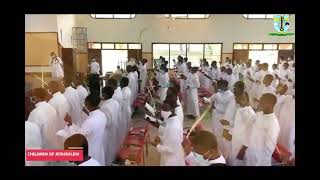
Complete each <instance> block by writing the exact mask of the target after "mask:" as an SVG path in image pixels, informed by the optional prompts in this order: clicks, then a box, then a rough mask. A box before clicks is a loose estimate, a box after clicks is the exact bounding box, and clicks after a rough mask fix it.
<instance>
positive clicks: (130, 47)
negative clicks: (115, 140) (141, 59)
mask: <svg viewBox="0 0 320 180" xmlns="http://www.w3.org/2000/svg"><path fill="white" fill-rule="evenodd" d="M129 49H141V44H129Z"/></svg>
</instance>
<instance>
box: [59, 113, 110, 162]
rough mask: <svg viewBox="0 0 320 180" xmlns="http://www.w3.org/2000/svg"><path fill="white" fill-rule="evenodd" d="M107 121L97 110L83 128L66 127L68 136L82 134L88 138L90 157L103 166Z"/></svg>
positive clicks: (75, 126)
mask: <svg viewBox="0 0 320 180" xmlns="http://www.w3.org/2000/svg"><path fill="white" fill-rule="evenodd" d="M106 121H107V120H106V116H105V115H104V114H103V112H101V111H100V110H99V109H97V110H94V111H91V112H90V113H89V116H88V118H87V119H86V120H85V121H84V122H83V124H82V125H81V127H78V126H77V125H75V124H72V125H71V126H69V127H68V126H66V127H65V130H66V131H67V132H68V133H69V134H68V136H72V135H74V134H82V135H84V136H85V137H86V138H87V141H88V148H89V156H91V157H92V158H94V159H96V160H97V161H98V162H99V163H100V164H101V165H103V166H104V165H105V156H104V147H103V145H104V134H105V127H106Z"/></svg>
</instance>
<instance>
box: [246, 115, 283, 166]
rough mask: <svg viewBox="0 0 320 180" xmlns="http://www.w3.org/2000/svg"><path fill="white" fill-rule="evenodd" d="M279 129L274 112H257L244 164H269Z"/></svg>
mask: <svg viewBox="0 0 320 180" xmlns="http://www.w3.org/2000/svg"><path fill="white" fill-rule="evenodd" d="M279 131H280V128H279V123H278V120H277V117H276V116H275V114H274V113H271V114H262V112H259V113H257V114H256V117H255V120H254V123H253V125H252V131H251V135H250V140H249V145H248V148H247V150H246V154H245V156H246V165H248V166H271V159H272V154H273V152H274V150H275V148H276V144H277V139H278V136H279Z"/></svg>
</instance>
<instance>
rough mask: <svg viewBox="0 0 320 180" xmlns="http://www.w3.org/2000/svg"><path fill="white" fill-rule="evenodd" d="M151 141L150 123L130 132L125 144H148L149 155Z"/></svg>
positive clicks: (139, 145) (142, 145)
mask: <svg viewBox="0 0 320 180" xmlns="http://www.w3.org/2000/svg"><path fill="white" fill-rule="evenodd" d="M149 143H150V133H149V126H148V124H147V125H146V126H145V127H136V128H133V129H132V130H131V131H129V132H128V135H127V137H126V138H125V140H124V142H123V146H126V147H128V146H138V147H144V145H145V146H146V155H147V156H148V151H149Z"/></svg>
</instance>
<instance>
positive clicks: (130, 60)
mask: <svg viewBox="0 0 320 180" xmlns="http://www.w3.org/2000/svg"><path fill="white" fill-rule="evenodd" d="M135 65H136V59H135V58H130V59H129V61H128V63H127V66H135Z"/></svg>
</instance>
